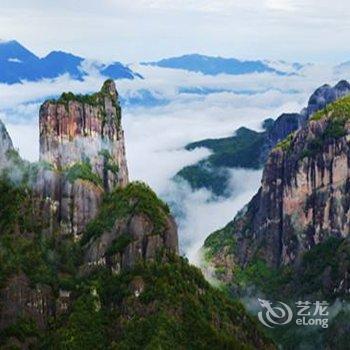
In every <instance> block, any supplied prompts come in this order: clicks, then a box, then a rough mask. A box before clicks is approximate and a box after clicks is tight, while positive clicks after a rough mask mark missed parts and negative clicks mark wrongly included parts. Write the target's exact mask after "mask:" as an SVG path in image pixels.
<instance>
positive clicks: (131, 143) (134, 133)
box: [0, 65, 350, 263]
mask: <svg viewBox="0 0 350 350" xmlns="http://www.w3.org/2000/svg"><path fill="white" fill-rule="evenodd" d="M131 68H132V69H133V70H135V71H137V72H139V73H141V74H142V76H143V77H144V79H143V80H142V79H136V80H122V81H117V88H118V91H119V94H120V96H121V98H122V101H123V104H124V108H123V127H124V129H125V134H126V150H127V159H128V166H129V172H130V177H131V179H132V180H142V181H145V182H147V183H148V184H149V185H150V186H151V187H152V188H153V189H154V190H155V191H156V192H157V193H158V194H159V195H160V196H161V197H162V198H163V199H165V200H167V201H168V202H169V203H170V204H171V205H172V208H173V209H174V212H175V214H176V219H177V222H178V225H179V237H180V246H181V251H182V253H183V254H184V255H186V256H187V257H188V258H189V259H190V261H191V262H193V263H198V250H199V249H200V247H201V246H202V244H203V242H204V240H205V238H206V237H207V236H208V235H209V234H210V233H211V232H213V231H215V230H217V229H219V228H221V227H223V226H224V225H225V224H227V223H228V222H229V221H230V220H232V219H233V217H234V215H235V213H236V212H237V211H238V210H240V209H241V208H242V207H243V206H244V205H245V204H246V203H247V202H248V201H249V200H250V198H251V197H252V196H253V194H254V193H255V192H256V190H257V189H258V187H259V185H260V179H261V171H252V170H243V169H233V170H231V175H232V176H231V195H230V197H228V198H222V199H216V200H212V196H211V193H209V192H208V191H206V190H200V191H192V190H191V189H190V187H189V186H188V184H186V183H184V182H183V183H181V182H174V181H173V177H174V175H175V174H176V173H177V172H178V171H179V170H180V169H182V168H183V167H184V166H187V165H190V164H194V163H196V162H197V161H199V160H201V159H203V158H205V157H207V156H208V155H209V154H210V151H209V150H207V149H196V150H193V151H186V150H184V146H185V145H186V144H187V143H189V142H193V141H196V140H201V139H204V138H217V137H225V136H230V135H232V134H233V133H234V131H235V130H236V129H237V128H239V127H241V126H246V127H249V128H252V129H255V130H260V129H261V122H262V121H263V120H264V119H266V118H269V117H272V118H277V117H278V116H279V115H280V114H281V113H283V112H298V111H300V110H301V109H302V108H303V107H304V106H305V105H306V104H307V100H308V97H309V96H310V94H311V93H312V92H313V91H314V90H315V89H316V88H317V87H318V86H320V85H322V84H324V83H329V84H334V83H336V82H337V81H338V80H340V79H346V78H347V77H349V76H350V74H349V73H350V67H349V71H347V70H346V69H345V71H344V68H343V69H342V70H341V71H339V70H337V71H335V70H334V69H333V68H332V67H329V66H321V65H307V66H305V67H304V68H303V69H302V70H301V71H300V72H299V73H298V74H297V75H290V76H278V75H275V74H270V73H263V74H248V75H238V76H232V75H231V76H229V75H218V76H206V75H202V74H199V73H198V74H197V73H190V72H186V71H182V70H173V69H164V68H157V67H149V66H142V65H133V66H132V67H131ZM103 80H104V78H103V77H101V76H99V75H98V73H97V72H95V71H93V70H92V71H91V72H90V75H89V76H88V77H86V79H85V80H84V81H74V80H72V79H70V77H69V76H61V77H59V78H57V79H54V80H43V81H39V82H23V84H15V85H6V84H0V97H1V98H0V119H2V120H3V121H4V122H5V124H6V127H7V129H8V131H9V133H10V135H11V137H12V140H13V142H14V145H15V147H17V148H18V149H19V151H20V154H21V155H22V156H23V157H24V158H26V159H28V160H31V161H35V160H37V159H38V144H39V143H38V139H39V134H38V133H39V131H38V111H39V108H40V104H41V103H42V102H43V101H44V100H45V99H46V98H48V97H53V96H57V95H59V94H61V93H62V92H63V91H72V92H75V93H89V92H92V91H97V90H98V89H100V87H101V85H102V83H103ZM198 89H199V90H198ZM197 90H198V91H199V93H194V92H196V91H197ZM145 91H147V93H148V94H149V95H147V96H153V97H154V98H155V101H156V102H155V103H153V104H152V105H147V104H145V105H143V104H142V103H137V104H133V103H132V102H130V101H134V99H135V96H136V97H137V96H139V95H140V94H141V95H142V94H144V92H145ZM181 91H185V92H181ZM186 91H190V92H186ZM157 100H159V101H161V102H160V103H157Z"/></svg>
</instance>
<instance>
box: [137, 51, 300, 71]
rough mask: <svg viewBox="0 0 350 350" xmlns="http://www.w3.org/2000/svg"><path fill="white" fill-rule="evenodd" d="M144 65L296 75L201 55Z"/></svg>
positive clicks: (256, 63)
mask: <svg viewBox="0 0 350 350" xmlns="http://www.w3.org/2000/svg"><path fill="white" fill-rule="evenodd" d="M142 64H143V65H148V66H156V67H162V68H172V69H183V70H187V71H190V72H196V73H202V74H205V75H218V74H229V75H240V74H249V73H275V74H278V75H290V74H295V73H290V72H285V71H283V70H279V69H276V68H274V67H272V66H270V65H269V63H268V61H261V60H254V61H250V60H247V61H243V60H238V59H236V58H223V57H213V56H205V55H200V54H189V55H183V56H179V57H170V58H165V59H162V60H160V61H155V62H143V63H142ZM298 69H300V64H298V66H295V70H298Z"/></svg>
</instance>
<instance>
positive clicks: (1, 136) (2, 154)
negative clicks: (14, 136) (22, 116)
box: [0, 120, 14, 170]
mask: <svg viewBox="0 0 350 350" xmlns="http://www.w3.org/2000/svg"><path fill="white" fill-rule="evenodd" d="M13 149H14V148H13V144H12V140H11V138H10V136H9V134H8V132H7V130H6V128H5V125H4V124H3V123H2V121H1V120H0V170H1V169H3V168H5V167H6V166H8V159H7V155H6V153H7V151H9V150H13Z"/></svg>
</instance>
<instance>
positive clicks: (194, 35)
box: [0, 0, 350, 62]
mask: <svg viewBox="0 0 350 350" xmlns="http://www.w3.org/2000/svg"><path fill="white" fill-rule="evenodd" d="M0 5H1V7H0V9H1V11H0V38H2V39H17V40H18V41H20V42H22V43H23V44H24V45H26V46H27V47H28V48H30V49H31V50H33V51H34V52H35V53H37V54H39V55H44V54H46V53H47V52H48V51H50V50H53V49H62V50H66V51H71V52H73V53H77V54H80V55H84V56H85V57H89V58H98V59H104V60H112V59H117V60H121V61H124V62H135V61H139V60H152V59H158V58H162V57H167V56H173V55H179V54H184V53H192V52H199V53H204V54H210V55H221V56H230V57H239V58H270V59H271V58H272V59H286V60H293V61H294V60H296V61H304V62H305V61H327V62H341V61H347V60H350V47H349V45H347V43H348V39H349V36H350V20H349V18H350V1H348V0H333V1H329V0H94V1H92V0H60V1H57V0H0Z"/></svg>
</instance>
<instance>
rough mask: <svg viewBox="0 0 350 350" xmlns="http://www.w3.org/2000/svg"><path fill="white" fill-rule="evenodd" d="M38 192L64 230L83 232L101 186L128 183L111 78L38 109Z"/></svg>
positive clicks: (110, 187) (95, 207) (107, 188)
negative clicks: (95, 90)
mask: <svg viewBox="0 0 350 350" xmlns="http://www.w3.org/2000/svg"><path fill="white" fill-rule="evenodd" d="M39 127H40V161H41V162H42V163H43V164H44V165H46V166H44V167H43V168H41V169H40V171H39V174H38V181H37V192H38V193H39V194H40V195H41V196H42V197H43V198H47V197H49V198H50V199H51V200H52V201H54V202H55V203H56V209H55V213H56V217H57V223H58V225H59V226H60V227H61V228H63V231H62V233H63V234H71V233H73V234H74V235H75V236H76V237H79V235H80V234H81V233H82V231H83V229H84V228H85V226H86V224H87V223H88V222H89V221H90V220H91V219H92V218H94V217H95V216H96V214H97V211H98V207H99V205H100V203H101V199H102V194H103V192H104V191H111V190H113V188H115V187H125V186H126V185H127V184H128V181H129V180H128V169H127V163H126V156H125V144H124V132H123V129H122V126H121V108H120V105H119V102H118V93H117V91H116V88H115V84H114V82H113V81H111V80H108V81H106V82H105V83H104V85H103V87H102V89H101V91H100V92H98V93H96V94H93V95H87V96H81V95H77V96H75V95H73V94H72V93H64V94H62V96H61V97H60V98H59V99H58V100H54V101H47V102H45V103H44V104H43V105H42V106H41V109H40V116H39Z"/></svg>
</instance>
